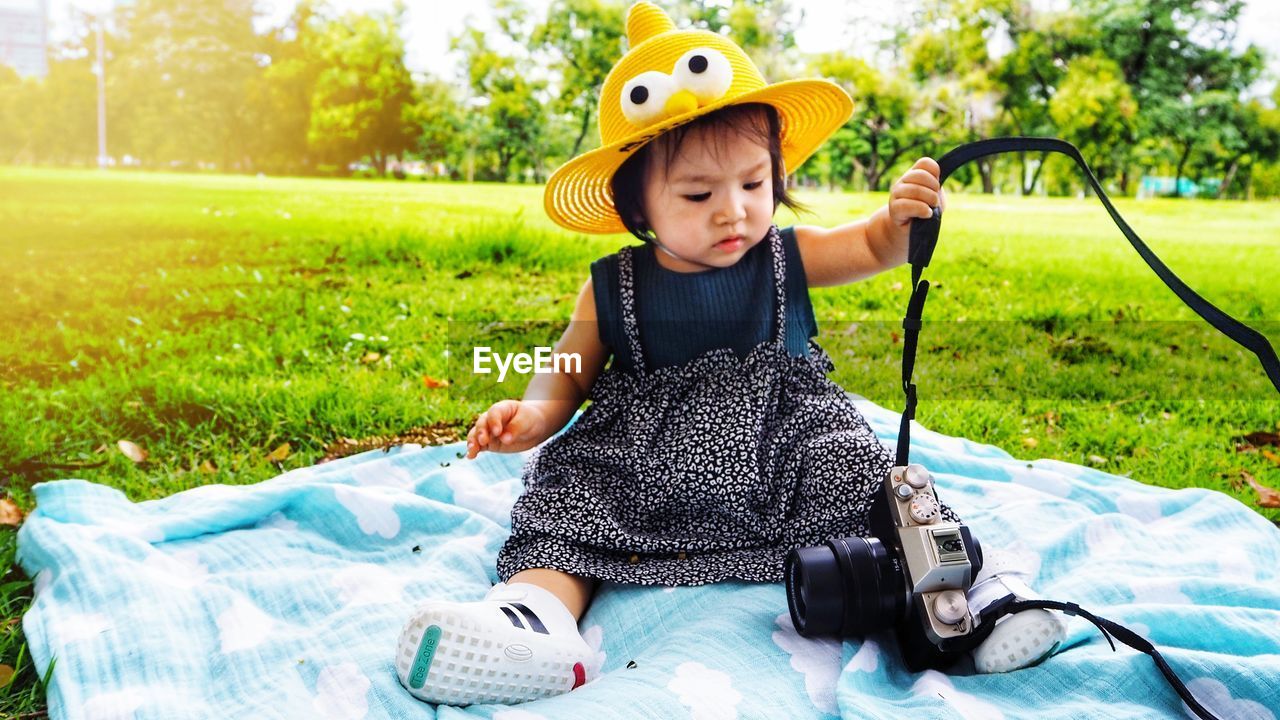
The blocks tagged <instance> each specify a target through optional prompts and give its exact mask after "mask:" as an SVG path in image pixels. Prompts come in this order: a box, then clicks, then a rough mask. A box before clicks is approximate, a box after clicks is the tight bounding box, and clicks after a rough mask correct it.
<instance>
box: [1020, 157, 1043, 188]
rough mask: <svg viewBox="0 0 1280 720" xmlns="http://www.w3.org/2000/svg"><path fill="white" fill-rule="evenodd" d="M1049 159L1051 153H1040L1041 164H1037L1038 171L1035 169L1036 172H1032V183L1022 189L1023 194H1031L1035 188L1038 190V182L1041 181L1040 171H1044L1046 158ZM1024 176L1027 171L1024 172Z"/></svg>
mask: <svg viewBox="0 0 1280 720" xmlns="http://www.w3.org/2000/svg"><path fill="white" fill-rule="evenodd" d="M1048 159H1049V153H1047V152H1042V153H1040V162H1039V164H1037V165H1036V171H1035V172H1034V173H1032V174H1031V182H1030V184H1028V185H1027V186H1026V187H1025V188H1024V189H1023V191H1022V194H1023V195H1030V194H1031V193H1033V192H1035V190H1036V183H1038V182H1040V173H1041V172H1043V171H1044V163H1045V161H1046V160H1048ZM1023 177H1026V173H1025V172H1024V173H1023ZM1024 182H1025V180H1024Z"/></svg>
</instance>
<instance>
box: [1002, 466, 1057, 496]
mask: <svg viewBox="0 0 1280 720" xmlns="http://www.w3.org/2000/svg"><path fill="white" fill-rule="evenodd" d="M1011 473H1012V475H1013V484H1014V485H1021V486H1023V487H1028V488H1031V489H1033V490H1039V491H1040V492H1043V493H1048V494H1050V495H1056V496H1058V497H1062V498H1064V497H1066V496H1068V495H1070V494H1071V480H1070V479H1069V478H1066V477H1063V476H1062V475H1060V474H1059V473H1056V472H1050V471H1048V470H1040V469H1037V468H1028V467H1014V468H1012V469H1011Z"/></svg>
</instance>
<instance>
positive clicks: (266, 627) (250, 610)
mask: <svg viewBox="0 0 1280 720" xmlns="http://www.w3.org/2000/svg"><path fill="white" fill-rule="evenodd" d="M274 627H275V620H273V619H272V618H271V616H270V615H267V614H266V613H264V612H262V610H260V609H258V606H257V605H254V604H253V603H251V602H249V601H248V600H246V599H245V598H243V597H237V598H236V599H235V600H232V601H231V607H229V608H227V609H226V610H223V611H222V614H220V615H218V638H219V642H220V644H221V648H222V652H224V653H229V652H235V651H236V650H245V649H248V648H251V647H257V646H258V645H259V644H261V643H262V641H263V640H266V639H267V634H268V633H270V632H271V630H272V628H274Z"/></svg>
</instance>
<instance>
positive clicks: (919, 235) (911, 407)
mask: <svg viewBox="0 0 1280 720" xmlns="http://www.w3.org/2000/svg"><path fill="white" fill-rule="evenodd" d="M1027 151H1033V152H1037V151H1038V152H1056V153H1061V154H1063V155H1066V156H1067V157H1069V158H1071V159H1072V160H1074V161H1075V163H1076V165H1078V166H1079V167H1080V169H1081V170H1082V171H1084V175H1085V177H1086V178H1087V179H1088V181H1089V185H1090V187H1092V188H1093V191H1094V193H1096V194H1097V196H1098V199H1099V200H1100V201H1102V204H1103V206H1105V207H1106V209H1107V212H1108V213H1109V214H1110V215H1111V219H1112V220H1113V221H1115V224H1116V226H1117V227H1119V228H1120V231H1121V232H1122V233H1124V236H1125V238H1127V239H1128V240H1129V244H1131V245H1133V248H1134V249H1135V250H1137V251H1138V255H1140V256H1141V257H1142V259H1143V260H1144V261H1146V263H1147V265H1148V266H1150V267H1151V269H1152V270H1154V271H1155V273H1156V275H1157V276H1159V278H1160V279H1161V280H1162V281H1164V284H1165V285H1168V286H1169V289H1171V290H1173V292H1174V294H1176V295H1177V296H1178V298H1179V299H1181V300H1182V302H1184V303H1186V304H1187V306H1188V307H1190V308H1191V309H1192V310H1194V311H1195V312H1196V314H1198V315H1199V316H1200V317H1202V318H1204V319H1205V321H1207V322H1208V323H1209V324H1210V325H1212V326H1214V327H1215V328H1217V329H1218V331H1219V332H1221V333H1222V334H1224V335H1226V336H1227V337H1229V338H1231V339H1232V340H1234V341H1236V342H1237V343H1239V344H1240V345H1242V346H1244V347H1245V348H1246V349H1247V350H1249V351H1250V352H1252V353H1253V354H1254V355H1256V356H1257V357H1258V360H1259V362H1261V363H1262V368H1263V370H1265V371H1266V373H1267V377H1268V378H1269V379H1270V380H1271V384H1272V385H1274V386H1275V387H1276V390H1278V391H1280V358H1277V356H1276V351H1275V349H1274V348H1272V346H1271V343H1270V342H1268V340H1267V338H1266V337H1265V336H1263V335H1262V334H1261V333H1259V332H1258V331H1257V330H1254V329H1253V328H1251V327H1249V326H1248V325H1245V324H1244V323H1242V322H1240V321H1239V320H1237V319H1235V318H1234V317H1232V316H1231V315H1228V314H1227V313H1225V312H1223V311H1222V310H1220V309H1218V308H1217V307H1216V306H1215V305H1213V304H1212V303H1210V302H1209V301H1208V300H1205V299H1204V298H1203V297H1201V296H1200V295H1199V294H1197V293H1196V291H1195V290H1192V289H1191V288H1190V287H1189V286H1188V285H1187V284H1186V283H1184V282H1183V281H1182V280H1181V279H1180V278H1179V277H1178V276H1177V275H1175V274H1174V273H1173V271H1172V270H1170V269H1169V267H1168V266H1167V265H1165V264H1164V263H1163V262H1162V261H1161V260H1160V258H1159V257H1157V256H1156V254H1155V253H1154V252H1152V251H1151V248H1149V247H1147V245H1146V243H1144V242H1143V241H1142V238H1140V237H1138V234H1137V233H1135V232H1134V231H1133V229H1132V228H1130V227H1129V224H1128V223H1126V222H1125V220H1124V218H1123V217H1121V216H1120V213H1119V212H1118V211H1116V208H1115V206H1114V205H1112V204H1111V199H1110V198H1109V197H1107V193H1106V191H1105V190H1103V189H1102V185H1101V184H1100V183H1099V182H1098V179H1097V178H1096V177H1095V176H1094V174H1093V171H1092V170H1090V169H1089V165H1088V164H1087V163H1085V161H1084V158H1083V157H1081V155H1080V151H1079V150H1077V149H1076V147H1075V146H1074V145H1072V144H1071V143H1069V142H1066V141H1065V140H1059V139H1057V138H1039V137H1009V138H992V139H990V140H980V141H978V142H973V143H967V144H965V145H961V146H959V147H957V148H955V149H954V150H952V151H951V152H949V153H947V154H946V155H943V156H942V159H941V160H939V161H938V165H939V166H940V167H941V170H942V172H941V181H942V182H944V183H945V182H946V180H947V178H948V177H950V176H951V173H953V172H955V171H956V169H957V168H959V167H960V166H962V165H964V164H965V163H968V162H971V161H973V160H977V159H979V158H983V157H987V156H990V155H999V154H1002V153H1010V152H1027ZM941 227H942V210H941V209H940V208H934V210H933V217H931V218H923V219H916V220H913V221H912V222H911V233H910V241H909V242H910V245H909V248H908V251H907V262H909V263H911V298H910V299H909V300H908V301H907V314H906V317H904V318H903V320H902V327H903V330H904V334H903V342H902V390H903V392H904V393H905V394H906V407H905V409H904V410H903V412H902V424H901V426H900V427H899V430H898V453H897V462H896V464H897V465H899V466H905V465H907V464H908V463H909V462H910V457H909V455H910V445H911V421H912V420H913V419H915V414H916V386H915V384H914V383H913V382H911V377H912V375H913V373H914V371H915V362H916V348H917V343H918V341H919V337H920V328H921V326H922V321H921V315H922V313H923V310H924V301H925V298H926V297H927V296H928V294H929V281H928V280H923V279H921V277H920V276H921V275H922V274H923V272H924V268H925V267H927V266H928V265H929V261H930V259H932V257H933V250H934V248H935V247H937V244H938V233H939V231H940V230H941ZM1037 608H1042V609H1045V610H1059V611H1062V612H1064V613H1066V614H1068V615H1078V616H1080V617H1082V618H1084V619H1085V620H1088V621H1089V622H1091V623H1093V625H1094V626H1095V627H1097V628H1098V630H1099V631H1101V632H1102V635H1103V637H1105V638H1106V639H1107V642H1108V643H1110V645H1111V649H1112V650H1115V647H1116V645H1115V642H1114V641H1113V640H1112V638H1113V637H1114V638H1115V639H1118V640H1119V641H1120V642H1122V643H1124V644H1125V645H1128V646H1129V647H1131V648H1133V649H1135V650H1137V651H1139V652H1142V653H1146V654H1147V655H1150V656H1151V658H1152V660H1154V661H1155V663H1156V667H1158V668H1159V669H1160V673H1161V674H1162V675H1164V678H1165V680H1167V681H1168V682H1169V685H1170V686H1172V687H1173V689H1174V690H1175V691H1176V692H1177V693H1178V696H1179V697H1181V698H1182V700H1183V702H1185V703H1186V704H1187V707H1189V708H1191V710H1192V711H1193V712H1194V713H1195V714H1196V715H1197V716H1199V717H1200V718H1203V719H1204V720H1217V718H1216V717H1215V716H1214V715H1213V714H1212V713H1210V712H1209V711H1208V710H1206V709H1205V707H1204V706H1203V705H1201V704H1200V703H1199V702H1198V701H1197V700H1196V699H1195V697H1193V696H1192V695H1191V691H1189V690H1187V686H1186V685H1185V684H1184V683H1183V682H1182V680H1181V679H1179V678H1178V676H1177V674H1176V673H1174V672H1173V668H1171V667H1169V663H1168V662H1167V661H1165V659H1164V656H1162V655H1161V654H1160V651H1159V650H1157V649H1156V648H1155V646H1154V645H1152V644H1151V643H1150V642H1149V641H1148V640H1147V639H1145V638H1143V637H1142V636H1140V635H1138V634H1137V633H1135V632H1133V631H1132V630H1129V629H1128V628H1126V627H1124V626H1123V625H1119V624H1117V623H1115V622H1112V621H1111V620H1108V619H1106V618H1104V617H1099V616H1097V615H1094V614H1093V613H1091V612H1089V611H1088V610H1085V609H1083V608H1081V607H1080V606H1079V605H1076V604H1075V603H1064V602H1058V601H1055V600H1017V599H1015V598H1014V596H1012V595H1010V596H1008V597H1006V598H1004V599H1002V600H999V601H997V602H995V603H992V604H991V605H990V606H988V607H987V608H986V609H984V610H983V611H982V613H981V614H980V618H979V621H978V626H977V627H976V628H974V631H973V632H972V633H969V634H968V635H965V636H963V637H958V638H952V639H949V640H944V641H942V642H941V643H940V644H939V649H940V650H943V651H947V652H967V651H970V650H972V649H973V648H975V647H977V646H978V645H979V644H980V643H981V642H982V641H983V640H986V639H987V637H988V636H989V635H990V634H991V631H992V630H993V629H994V628H995V624H996V620H998V619H999V618H1001V617H1003V616H1005V615H1010V614H1013V613H1018V612H1022V611H1024V610H1033V609H1037Z"/></svg>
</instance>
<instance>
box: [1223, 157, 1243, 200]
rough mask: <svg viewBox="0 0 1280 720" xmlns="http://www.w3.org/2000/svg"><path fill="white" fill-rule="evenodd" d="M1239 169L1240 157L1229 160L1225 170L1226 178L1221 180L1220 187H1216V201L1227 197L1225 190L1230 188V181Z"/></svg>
mask: <svg viewBox="0 0 1280 720" xmlns="http://www.w3.org/2000/svg"><path fill="white" fill-rule="evenodd" d="M1239 168H1240V156H1239V155H1237V156H1235V157H1233V158H1231V165H1230V167H1228V168H1227V176H1226V177H1225V178H1223V179H1222V185H1221V186H1219V187H1218V199H1219V200H1221V199H1222V198H1224V197H1226V196H1227V188H1229V187H1231V181H1232V180H1234V179H1235V177H1236V170H1238V169H1239Z"/></svg>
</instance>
